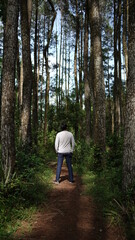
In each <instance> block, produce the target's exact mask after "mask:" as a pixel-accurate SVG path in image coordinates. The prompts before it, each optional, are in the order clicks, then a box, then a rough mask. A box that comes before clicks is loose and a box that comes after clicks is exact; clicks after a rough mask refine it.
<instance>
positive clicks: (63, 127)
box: [61, 123, 67, 131]
mask: <svg viewBox="0 0 135 240" xmlns="http://www.w3.org/2000/svg"><path fill="white" fill-rule="evenodd" d="M64 130H67V124H66V123H62V124H61V131H64Z"/></svg>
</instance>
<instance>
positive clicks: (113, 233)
mask: <svg viewBox="0 0 135 240" xmlns="http://www.w3.org/2000/svg"><path fill="white" fill-rule="evenodd" d="M54 176H55V175H54ZM83 188H84V186H83V185H82V183H81V179H80V178H79V177H78V176H75V183H74V184H71V183H69V181H68V172H67V168H66V166H63V167H62V172H61V182H60V184H59V185H54V188H53V190H52V192H51V193H50V196H49V204H48V205H46V206H44V207H43V208H42V209H41V211H39V212H38V213H37V214H36V215H35V216H34V219H33V223H32V228H31V231H28V229H27V224H26V226H25V224H24V226H23V227H22V228H21V229H19V230H18V231H17V232H16V234H15V239H17V240H19V239H20V240H35V239H37V240H40V239H41V240H126V238H125V237H124V236H123V234H122V230H121V229H119V228H114V227H112V226H109V225H108V224H106V223H105V222H104V219H103V217H102V215H101V213H100V211H99V209H98V208H97V207H96V205H95V204H94V202H93V199H92V198H91V197H88V196H85V195H83Z"/></svg>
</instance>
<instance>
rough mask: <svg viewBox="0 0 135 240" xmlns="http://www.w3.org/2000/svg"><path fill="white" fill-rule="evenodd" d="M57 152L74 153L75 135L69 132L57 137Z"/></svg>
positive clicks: (61, 133) (62, 132)
mask: <svg viewBox="0 0 135 240" xmlns="http://www.w3.org/2000/svg"><path fill="white" fill-rule="evenodd" d="M55 150H56V152H57V153H72V152H73V150H74V137H73V134H72V133H71V132H69V131H67V130H64V131H61V132H59V133H58V134H57V135H56V140H55Z"/></svg>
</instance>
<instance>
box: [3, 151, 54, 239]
mask: <svg viewBox="0 0 135 240" xmlns="http://www.w3.org/2000/svg"><path fill="white" fill-rule="evenodd" d="M15 169H16V171H15V173H14V175H13V178H12V180H11V182H10V183H8V184H7V185H6V186H4V185H3V184H2V182H1V185H0V239H1V238H2V237H3V236H4V237H5V236H6V237H7V236H8V234H11V233H12V232H13V231H14V230H15V229H16V227H17V225H18V224H19V220H23V219H26V218H30V217H31V215H32V213H33V212H34V211H35V210H36V209H37V208H38V206H39V205H40V204H42V203H43V202H45V201H47V196H48V192H49V191H50V189H51V184H50V179H51V175H52V172H51V170H50V169H49V168H48V167H47V165H46V161H45V159H44V158H41V157H39V156H36V155H35V154H32V155H31V154H25V153H24V152H21V151H19V152H17V161H16V166H15ZM7 239H10V238H9V236H8V238H7Z"/></svg>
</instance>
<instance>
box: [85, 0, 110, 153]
mask: <svg viewBox="0 0 135 240" xmlns="http://www.w3.org/2000/svg"><path fill="white" fill-rule="evenodd" d="M89 6H90V28H91V45H92V52H91V54H92V59H93V60H92V61H93V63H92V65H93V74H92V77H93V79H92V80H93V82H94V112H95V116H94V142H95V144H96V145H98V146H99V147H100V149H101V150H102V151H104V150H105V136H106V128H105V85H104V77H103V65H102V64H103V63H102V50H101V26H100V14H99V0H91V1H90V5H89Z"/></svg>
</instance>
